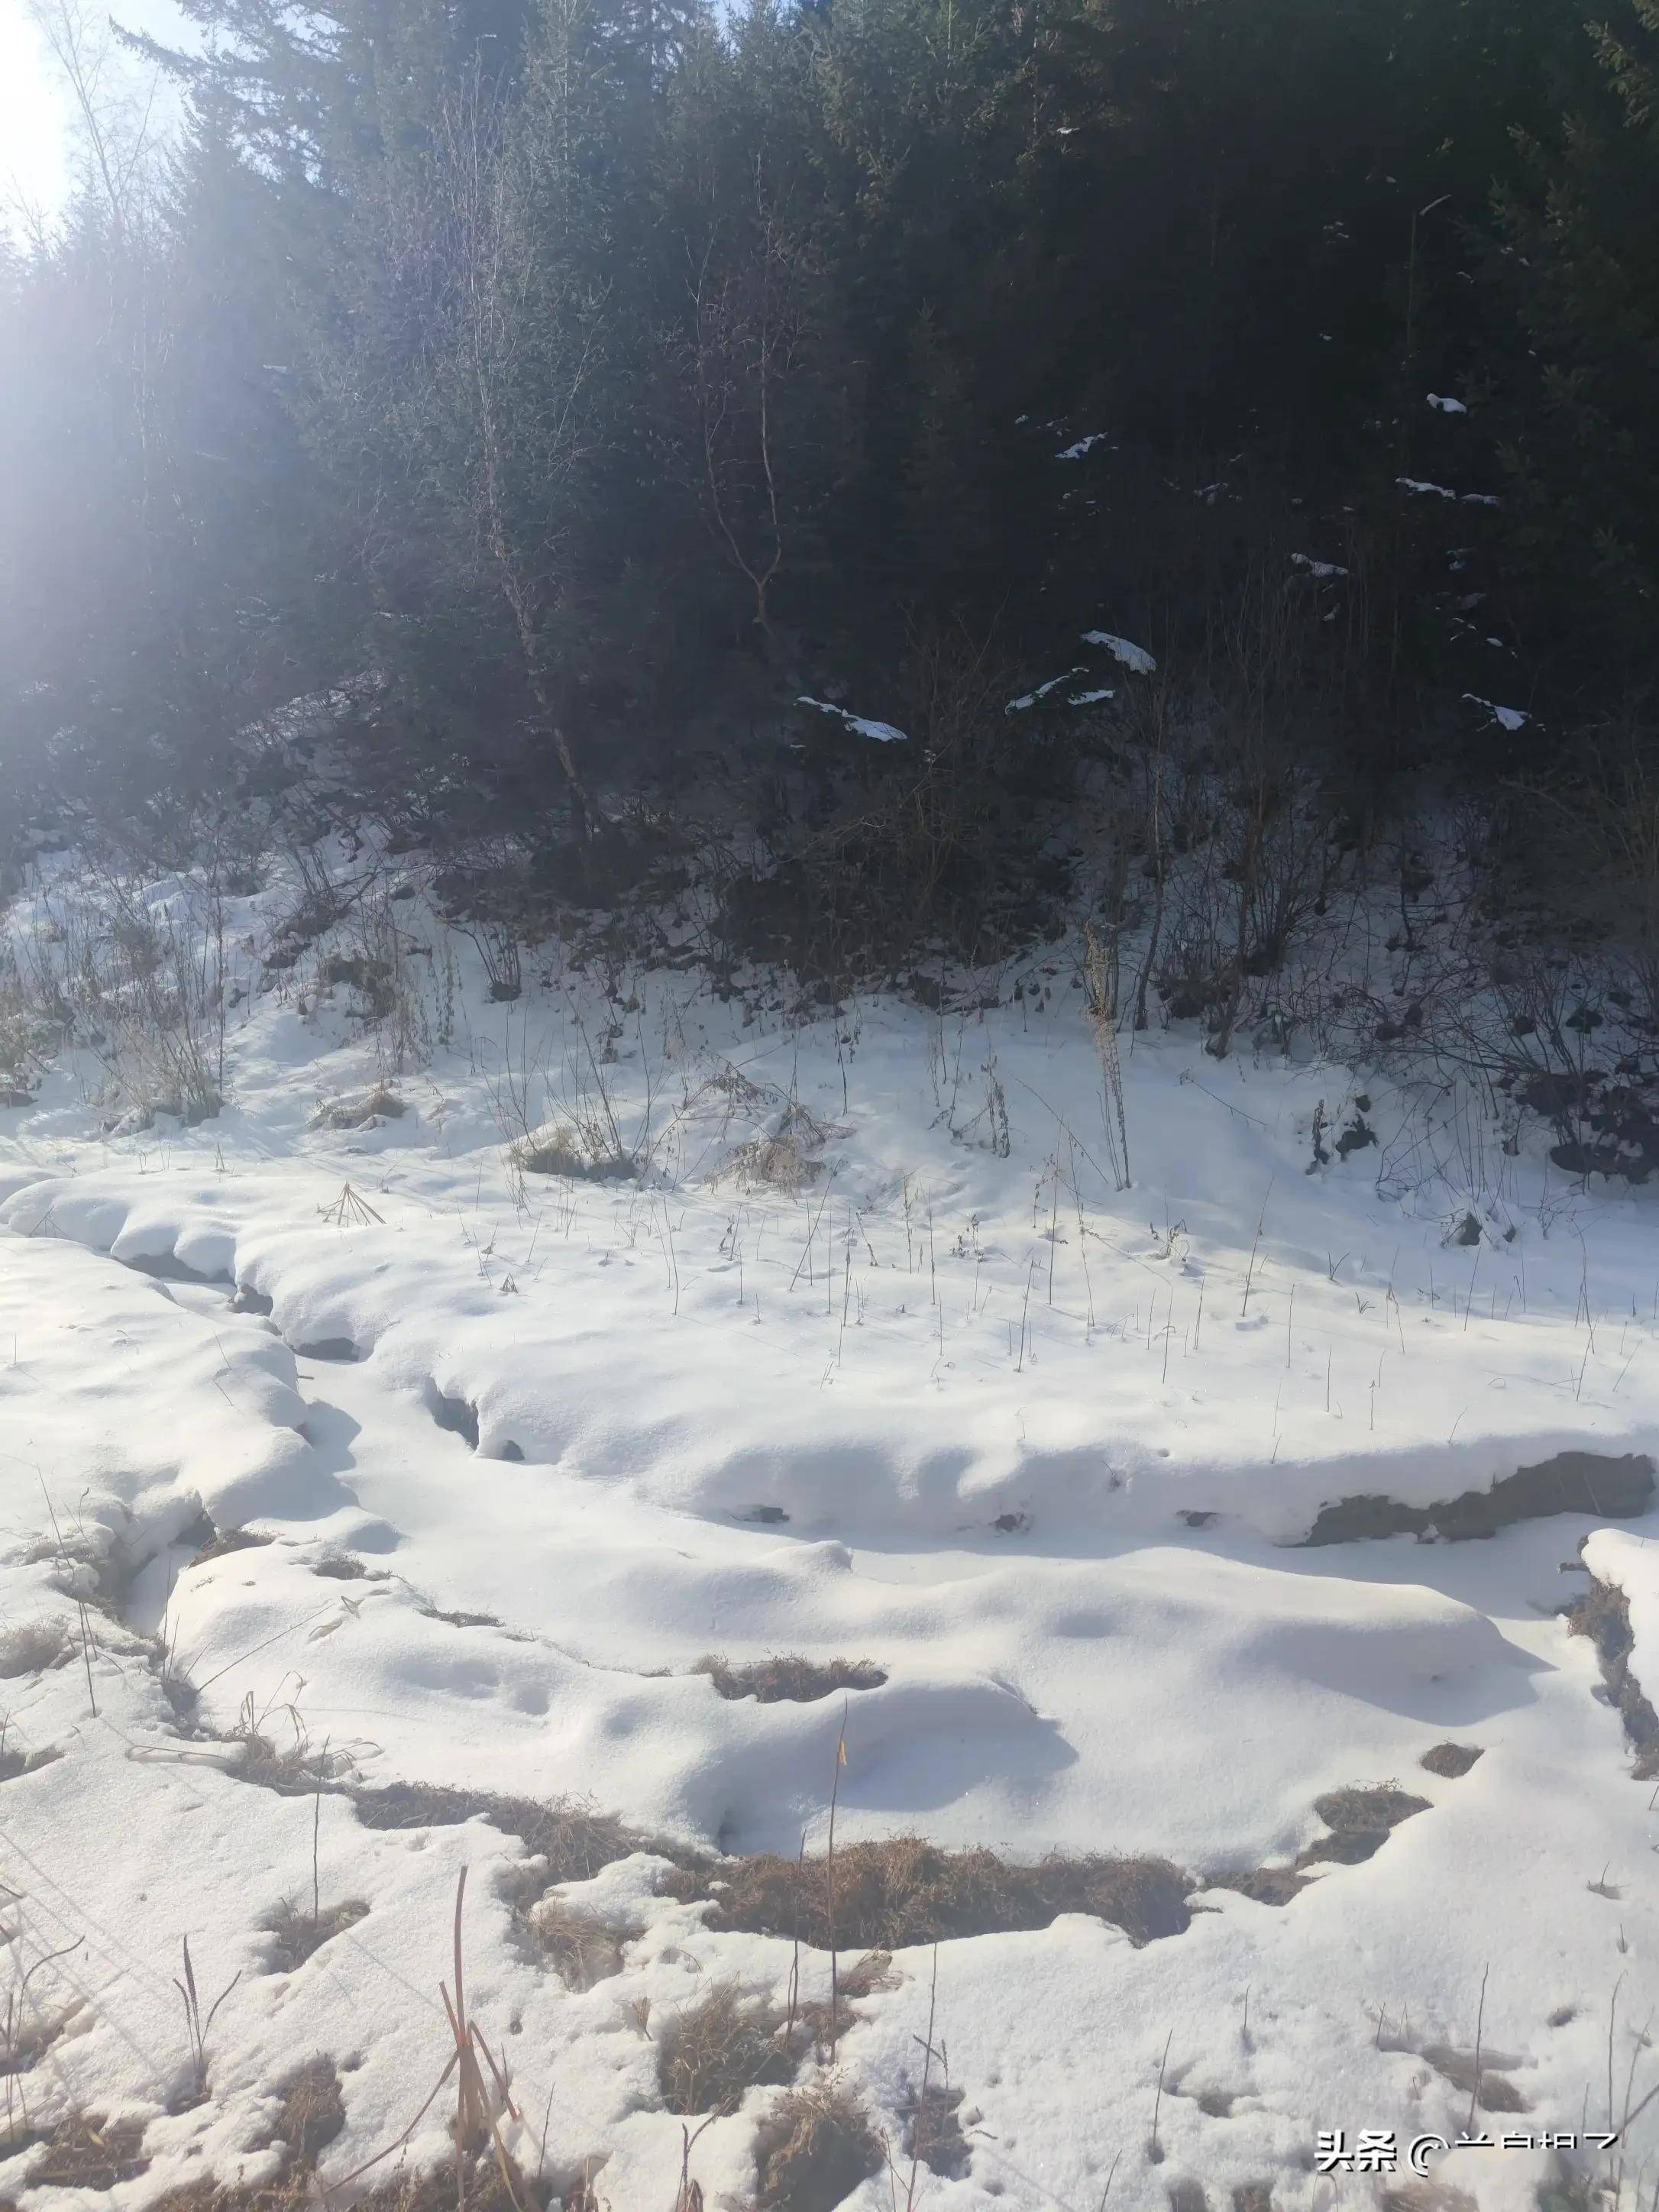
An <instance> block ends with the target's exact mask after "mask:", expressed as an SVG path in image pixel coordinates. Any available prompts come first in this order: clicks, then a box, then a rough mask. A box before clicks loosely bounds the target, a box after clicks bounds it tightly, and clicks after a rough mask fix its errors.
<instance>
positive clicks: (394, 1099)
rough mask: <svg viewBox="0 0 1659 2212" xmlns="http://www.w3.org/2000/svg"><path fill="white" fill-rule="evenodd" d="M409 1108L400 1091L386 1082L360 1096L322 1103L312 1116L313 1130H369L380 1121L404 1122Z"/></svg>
mask: <svg viewBox="0 0 1659 2212" xmlns="http://www.w3.org/2000/svg"><path fill="white" fill-rule="evenodd" d="M408 1111H409V1109H408V1107H407V1106H405V1105H404V1102H403V1100H402V1099H401V1098H400V1097H398V1094H397V1092H396V1091H393V1090H392V1089H391V1088H390V1087H389V1086H388V1085H386V1084H384V1083H379V1084H376V1085H375V1086H374V1090H373V1091H367V1092H365V1093H364V1094H363V1095H362V1096H361V1097H356V1098H334V1099H331V1100H329V1102H328V1103H326V1104H325V1105H322V1106H319V1108H318V1109H317V1111H316V1112H315V1113H314V1114H313V1115H312V1117H311V1126H312V1127H313V1129H368V1128H372V1127H374V1124H375V1122H377V1121H402V1119H403V1117H404V1115H405V1114H406V1113H407V1112H408Z"/></svg>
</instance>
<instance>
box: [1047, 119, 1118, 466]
mask: <svg viewBox="0 0 1659 2212" xmlns="http://www.w3.org/2000/svg"><path fill="white" fill-rule="evenodd" d="M1066 135H1067V134H1066V132H1065V131H1061V132H1060V136H1061V137H1066ZM1105 438H1106V433H1105V431H1104V430H1091V431H1090V433H1089V435H1088V436H1087V437H1086V438H1079V440H1078V441H1077V442H1076V444H1075V445H1071V446H1067V447H1066V449H1065V451H1064V452H1063V453H1056V454H1055V455H1054V459H1056V460H1057V461H1080V460H1081V459H1083V457H1084V455H1085V453H1088V452H1089V451H1090V449H1091V447H1095V446H1098V445H1101V444H1103V442H1104V441H1105Z"/></svg>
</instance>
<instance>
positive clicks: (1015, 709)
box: [1003, 668, 1084, 714]
mask: <svg viewBox="0 0 1659 2212" xmlns="http://www.w3.org/2000/svg"><path fill="white" fill-rule="evenodd" d="M1083 672H1084V671H1083V670H1082V669H1081V668H1066V669H1062V670H1061V671H1060V674H1059V675H1058V676H1051V677H1050V678H1048V682H1047V683H1046V684H1038V685H1037V687H1036V690H1034V691H1026V692H1023V693H1022V694H1021V696H1019V697H1018V699H1011V700H1010V701H1009V702H1008V704H1007V706H1006V708H1004V709H1003V711H1004V713H1005V714H1024V712H1025V711H1026V709H1027V708H1030V707H1035V706H1037V705H1038V704H1039V703H1040V702H1042V700H1044V699H1046V698H1047V697H1048V694H1049V693H1050V692H1051V691H1057V690H1059V689H1060V685H1061V684H1069V683H1070V682H1071V680H1072V678H1073V677H1074V676H1081V675H1082V674H1083Z"/></svg>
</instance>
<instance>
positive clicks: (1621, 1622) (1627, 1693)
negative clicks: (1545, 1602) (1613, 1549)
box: [1566, 1580, 1659, 1782]
mask: <svg viewBox="0 0 1659 2212" xmlns="http://www.w3.org/2000/svg"><path fill="white" fill-rule="evenodd" d="M1566 1622H1567V1630H1568V1632H1569V1634H1570V1635H1573V1636H1588V1637H1589V1639H1590V1641H1591V1643H1592V1644H1595V1651H1596V1656H1597V1657H1598V1658H1599V1659H1600V1660H1601V1679H1602V1680H1603V1681H1604V1682H1605V1683H1606V1684H1607V1696H1608V1698H1609V1699H1611V1701H1612V1702H1613V1705H1615V1706H1616V1707H1617V1708H1618V1711H1619V1715H1620V1718H1621V1719H1622V1720H1623V1722H1624V1723H1625V1734H1626V1737H1627V1738H1628V1739H1629V1741H1630V1746H1631V1748H1632V1751H1633V1752H1634V1753H1636V1764H1635V1765H1634V1766H1633V1767H1632V1770H1631V1771H1632V1773H1633V1774H1634V1775H1635V1777H1636V1778H1637V1780H1638V1782H1646V1781H1649V1780H1650V1779H1651V1778H1653V1777H1654V1776H1655V1775H1656V1774H1659V1713H1656V1712H1655V1711H1654V1710H1653V1707H1652V1705H1650V1703H1649V1700H1648V1698H1647V1694H1646V1692H1644V1690H1643V1687H1642V1685H1641V1684H1640V1682H1638V1680H1637V1679H1636V1676H1635V1675H1634V1674H1632V1672H1631V1664H1630V1655H1631V1652H1632V1649H1633V1648H1634V1645H1635V1640H1636V1639H1635V1637H1634V1635H1633V1634H1632V1630H1631V1625H1630V1600H1629V1599H1628V1598H1627V1597H1626V1595H1625V1593H1624V1591H1623V1590H1621V1589H1619V1588H1618V1587H1617V1585H1616V1584H1614V1583H1603V1582H1596V1581H1594V1580H1592V1582H1591V1583H1590V1586H1589V1589H1587V1590H1586V1591H1585V1593H1584V1595H1583V1597H1581V1598H1579V1599H1577V1601H1575V1602H1574V1603H1573V1604H1572V1605H1571V1606H1569V1607H1568V1608H1567V1613H1566Z"/></svg>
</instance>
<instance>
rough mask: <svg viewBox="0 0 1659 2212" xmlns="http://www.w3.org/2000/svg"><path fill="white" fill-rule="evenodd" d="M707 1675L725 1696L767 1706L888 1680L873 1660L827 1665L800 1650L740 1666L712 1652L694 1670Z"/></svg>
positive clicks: (873, 1686)
mask: <svg viewBox="0 0 1659 2212" xmlns="http://www.w3.org/2000/svg"><path fill="white" fill-rule="evenodd" d="M691 1672H692V1673H693V1674H707V1675H708V1679H709V1680H710V1681H711V1682H712V1683H713V1684H714V1687H715V1688H716V1689H717V1690H718V1691H719V1692H720V1695H721V1697H723V1698H734V1699H735V1698H753V1699H756V1700H757V1702H758V1703H759V1704H761V1705H779V1704H786V1703H787V1704H790V1705H811V1704H812V1703H813V1702H814V1701H815V1700H816V1699H818V1698H827V1697H829V1696H830V1695H831V1694H832V1693H833V1692H835V1691H836V1690H878V1689H880V1687H881V1686H882V1684H883V1683H884V1681H885V1680H887V1676H886V1674H885V1672H884V1669H883V1668H879V1667H878V1666H877V1665H875V1663H874V1662H873V1661H872V1660H869V1659H832V1660H830V1661H829V1663H828V1665H826V1666H820V1665H818V1664H817V1662H815V1661H813V1660H811V1659H805V1658H803V1657H801V1656H800V1655H799V1653H792V1652H776V1653H774V1654H773V1655H772V1656H770V1657H769V1658H766V1659H755V1660H750V1661H749V1662H747V1663H746V1664H744V1665H743V1666H740V1667H732V1666H728V1665H727V1663H726V1661H725V1660H724V1659H722V1658H720V1657H717V1656H715V1655H714V1653H712V1652H711V1653H709V1654H708V1656H706V1657H704V1658H702V1659H699V1660H698V1662H697V1663H696V1666H695V1667H694V1668H692V1669H691Z"/></svg>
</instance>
